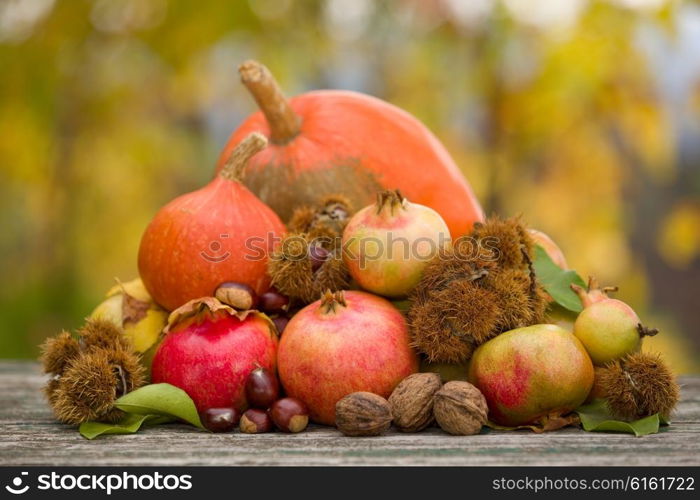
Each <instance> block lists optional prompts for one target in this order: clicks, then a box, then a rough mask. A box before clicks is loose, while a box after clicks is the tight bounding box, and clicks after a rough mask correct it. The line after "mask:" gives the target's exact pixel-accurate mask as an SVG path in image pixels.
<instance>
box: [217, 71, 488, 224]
mask: <svg viewBox="0 0 700 500" xmlns="http://www.w3.org/2000/svg"><path fill="white" fill-rule="evenodd" d="M239 72H240V74H241V79H242V81H243V83H244V84H245V85H246V87H247V88H248V90H249V91H250V92H251V93H252V94H253V97H254V98H255V100H256V102H257V104H258V106H259V107H260V111H259V112H256V113H254V114H253V115H251V116H250V117H249V118H247V119H246V120H245V121H244V122H243V123H242V124H241V126H240V127H239V128H238V129H237V130H236V131H235V132H234V133H233V134H232V135H231V137H230V139H229V141H228V144H227V145H226V147H225V148H224V150H223V152H222V153H221V157H220V158H219V168H221V166H222V165H223V164H224V163H225V162H226V159H227V158H228V157H229V155H230V153H231V150H232V149H233V148H235V147H236V145H237V144H238V143H239V142H240V141H241V140H242V139H243V138H244V137H246V136H247V135H248V134H250V133H251V132H261V133H263V134H265V135H266V136H268V137H269V138H270V142H271V145H270V147H269V148H267V149H266V150H265V151H263V152H262V153H260V154H258V155H256V156H255V158H254V159H253V160H252V161H251V162H250V165H249V168H248V172H247V174H246V178H245V181H244V182H245V184H246V185H247V186H248V187H249V188H250V189H251V190H252V191H253V192H254V193H255V194H257V195H258V196H259V197H260V198H261V199H262V200H263V201H264V202H265V203H267V204H269V205H270V206H271V207H272V208H273V209H274V210H275V212H277V213H278V214H279V215H280V217H282V219H283V220H288V219H289V217H290V216H291V214H292V211H293V210H294V208H295V207H297V206H299V205H304V204H307V205H315V204H316V202H318V200H319V199H320V198H321V197H323V196H324V195H327V194H331V193H342V194H344V195H346V196H347V197H348V198H349V199H350V200H351V201H352V202H353V205H354V206H355V208H356V209H358V208H360V207H364V206H366V205H368V204H370V203H371V202H372V197H373V196H374V193H376V192H377V191H379V190H381V189H382V188H384V189H397V188H398V189H400V190H401V192H402V193H404V194H405V195H406V196H407V197H408V198H409V199H410V200H411V201H413V202H415V203H419V204H421V205H427V206H428V207H430V208H433V209H434V210H436V211H437V212H438V213H439V214H440V215H441V216H442V217H443V218H444V219H445V222H447V225H448V227H449V228H450V233H451V234H452V236H453V237H455V238H456V237H459V236H461V235H464V234H466V233H468V232H469V231H470V230H471V227H472V224H473V223H474V222H475V221H481V220H482V219H483V212H482V210H481V207H480V205H479V202H478V201H477V199H476V197H475V196H474V193H473V192H472V189H471V187H470V186H469V184H468V183H467V181H466V179H465V178H464V176H463V175H462V173H461V172H460V171H459V168H458V167H457V165H456V164H455V163H454V161H453V160H452V158H451V157H450V155H449V153H448V152H447V150H446V149H445V147H444V146H443V145H442V144H441V143H440V141H439V140H438V139H437V138H436V137H435V136H434V135H433V134H432V133H431V132H430V131H429V130H428V129H427V128H426V127H425V126H424V125H423V124H422V123H420V122H419V121H418V120H417V119H416V118H415V117H413V116H412V115H410V114H409V113H407V112H406V111H403V110H401V109H399V108H397V107H396V106H393V105H391V104H389V103H387V102H385V101H382V100H380V99H377V98H374V97H370V96H368V95H364V94H360V93H357V92H350V91H343V90H317V91H313V92H308V93H305V94H301V95H299V96H296V97H293V98H292V99H290V100H287V99H286V98H285V97H284V95H283V94H282V91H281V90H280V88H279V86H278V85H277V83H276V82H275V80H274V78H273V77H272V75H271V74H270V72H269V71H268V69H267V68H266V67H265V66H263V65H262V64H260V63H258V62H255V61H248V62H245V63H243V64H242V65H241V66H240V68H239Z"/></svg>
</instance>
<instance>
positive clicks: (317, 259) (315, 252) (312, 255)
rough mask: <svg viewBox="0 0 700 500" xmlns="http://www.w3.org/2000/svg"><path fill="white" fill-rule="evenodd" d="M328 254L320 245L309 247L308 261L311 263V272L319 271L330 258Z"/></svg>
mask: <svg viewBox="0 0 700 500" xmlns="http://www.w3.org/2000/svg"><path fill="white" fill-rule="evenodd" d="M330 255H331V254H330V252H329V251H328V250H326V249H325V248H323V247H322V246H321V245H311V246H309V261H310V262H311V272H314V273H315V272H316V271H318V270H319V269H321V266H322V265H323V264H324V263H325V262H326V261H327V260H328V258H329V257H330Z"/></svg>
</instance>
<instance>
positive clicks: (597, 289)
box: [571, 276, 618, 308]
mask: <svg viewBox="0 0 700 500" xmlns="http://www.w3.org/2000/svg"><path fill="white" fill-rule="evenodd" d="M571 289H572V290H573V291H574V292H575V293H576V295H578V298H579V299H581V304H583V307H584V308H586V307H588V306H590V305H591V304H593V303H594V302H600V301H601V300H604V299H607V298H609V297H608V294H609V293H612V292H617V290H618V288H617V287H616V286H604V287H601V286H600V284H599V283H598V280H597V279H596V278H594V277H593V276H589V277H588V288H587V289H586V288H583V287H582V286H579V285H577V284H576V283H572V284H571Z"/></svg>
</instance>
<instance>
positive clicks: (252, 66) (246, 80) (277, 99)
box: [238, 61, 301, 144]
mask: <svg viewBox="0 0 700 500" xmlns="http://www.w3.org/2000/svg"><path fill="white" fill-rule="evenodd" d="M238 73H239V74H240V75H241V82H243V85H245V86H246V87H247V88H248V90H249V91H250V93H251V94H252V95H253V98H254V99H255V102H257V104H258V107H259V108H260V110H261V111H262V112H263V114H264V115H265V119H266V120H267V123H268V124H269V125H270V140H271V141H272V142H273V143H274V144H286V143H288V142H289V141H291V140H292V139H294V138H295V137H296V136H297V135H298V134H299V131H300V130H301V118H300V117H299V115H297V114H296V113H295V112H294V110H293V109H292V107H291V106H290V105H289V102H288V101H287V98H286V97H285V96H284V94H283V93H282V89H280V86H279V84H278V83H277V81H276V80H275V77H274V76H272V73H270V70H269V69H267V67H265V66H264V65H262V64H260V63H259V62H257V61H246V62H244V63H243V64H241V65H240V66H239V67H238Z"/></svg>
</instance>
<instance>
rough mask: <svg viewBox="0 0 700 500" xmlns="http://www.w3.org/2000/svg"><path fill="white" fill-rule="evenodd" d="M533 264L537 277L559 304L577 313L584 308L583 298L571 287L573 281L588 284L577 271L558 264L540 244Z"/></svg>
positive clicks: (578, 283)
mask: <svg viewBox="0 0 700 500" xmlns="http://www.w3.org/2000/svg"><path fill="white" fill-rule="evenodd" d="M532 264H533V266H534V268H535V274H537V279H538V280H539V281H540V283H541V284H542V286H543V287H544V289H545V290H546V291H547V293H548V294H549V295H551V296H552V298H553V299H554V300H555V301H556V303H557V304H559V305H560V306H562V307H564V308H565V309H568V310H569V311H573V312H576V313H579V312H581V311H582V310H583V306H582V305H581V300H580V299H579V298H578V296H577V295H576V293H574V291H573V290H572V289H571V284H572V283H575V284H577V285H580V286H583V287H585V286H586V283H585V282H584V281H583V280H582V279H581V277H580V276H579V275H578V274H577V273H576V271H574V270H571V269H568V270H564V269H562V268H560V267H559V266H557V265H556V264H555V263H554V262H552V259H550V258H549V255H548V254H547V252H546V251H545V250H544V248H542V247H541V246H540V245H535V260H534V262H533V263H532Z"/></svg>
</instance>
